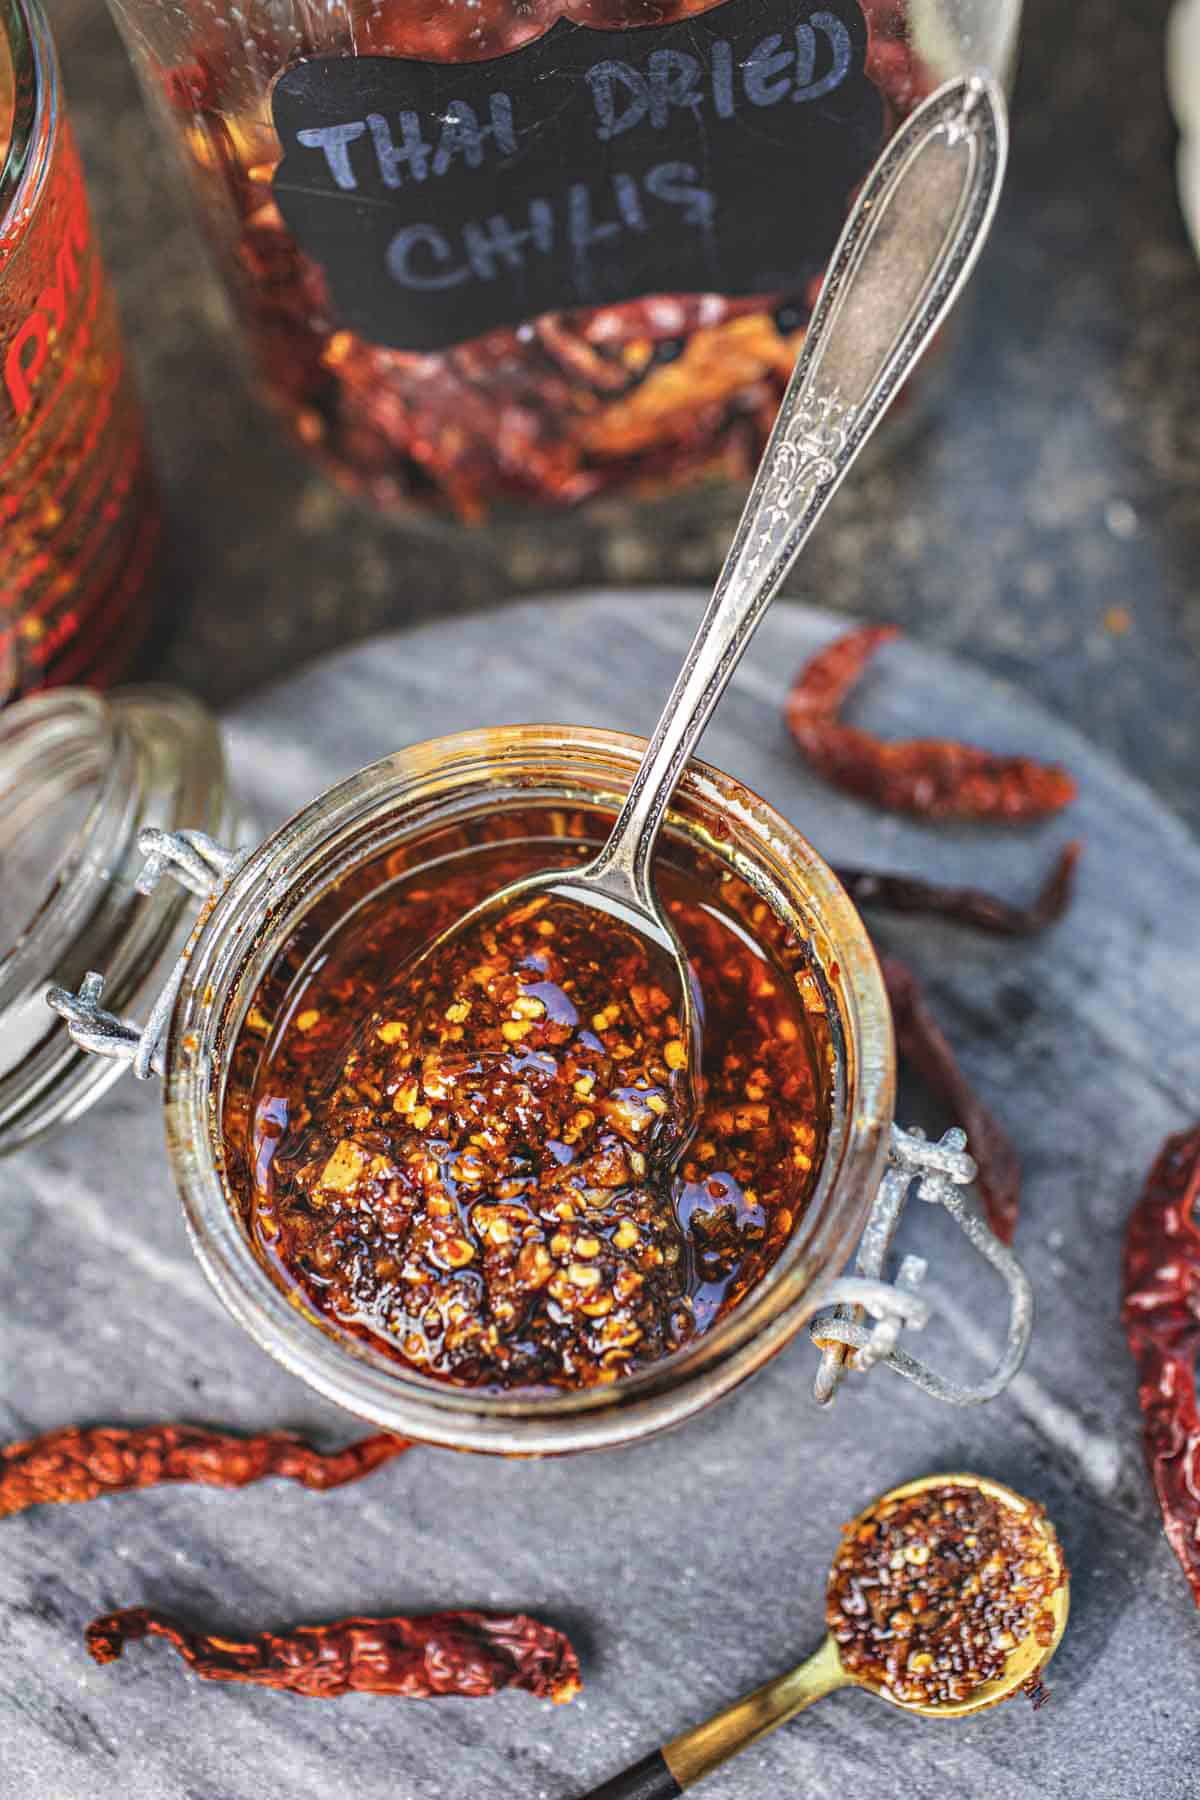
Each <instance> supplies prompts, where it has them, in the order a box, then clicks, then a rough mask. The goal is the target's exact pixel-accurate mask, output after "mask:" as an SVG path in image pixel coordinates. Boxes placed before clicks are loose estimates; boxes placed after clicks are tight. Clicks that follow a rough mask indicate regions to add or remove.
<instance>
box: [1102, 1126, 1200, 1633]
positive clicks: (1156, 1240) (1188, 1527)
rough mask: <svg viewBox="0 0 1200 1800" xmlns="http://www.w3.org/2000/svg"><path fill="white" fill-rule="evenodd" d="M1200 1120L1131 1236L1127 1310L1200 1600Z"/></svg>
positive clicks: (1153, 1175) (1155, 1447)
mask: <svg viewBox="0 0 1200 1800" xmlns="http://www.w3.org/2000/svg"><path fill="white" fill-rule="evenodd" d="M1198 1203H1200V1125H1194V1126H1193V1127H1192V1129H1191V1130H1190V1131H1181V1132H1180V1133H1179V1134H1178V1135H1177V1136H1175V1137H1169V1138H1168V1139H1167V1141H1166V1143H1165V1144H1164V1145H1163V1147H1162V1149H1161V1151H1160V1152H1159V1155H1158V1160H1157V1162H1156V1163H1155V1164H1154V1167H1153V1168H1152V1169H1151V1171H1150V1174H1149V1176H1148V1177H1147V1179H1146V1186H1145V1189H1144V1191H1143V1193H1142V1196H1141V1198H1140V1200H1139V1201H1138V1203H1137V1205H1136V1206H1135V1207H1134V1209H1133V1213H1132V1215H1131V1217H1130V1220H1129V1229H1128V1232H1127V1234H1126V1238H1125V1266H1124V1280H1123V1293H1124V1304H1123V1306H1122V1309H1121V1317H1122V1319H1123V1320H1124V1324H1125V1334H1126V1336H1127V1337H1128V1339H1129V1348H1130V1349H1131V1350H1132V1352H1133V1355H1134V1358H1135V1360H1136V1362H1137V1370H1138V1402H1139V1404H1140V1406H1141V1409H1142V1414H1143V1417H1144V1420H1145V1424H1144V1427H1143V1443H1144V1445H1145V1450H1146V1461H1147V1462H1148V1463H1149V1465H1150V1474H1151V1476H1152V1478H1153V1481H1154V1491H1155V1493H1156V1494H1157V1495H1158V1504H1159V1506H1160V1507H1161V1508H1162V1515H1163V1528H1164V1530H1165V1531H1166V1534H1167V1538H1168V1540H1169V1542H1170V1545H1171V1548H1172V1550H1174V1552H1175V1554H1176V1556H1177V1557H1178V1558H1179V1561H1180V1563H1181V1564H1182V1566H1183V1572H1184V1574H1185V1575H1186V1576H1187V1578H1188V1581H1189V1582H1190V1583H1191V1588H1192V1593H1193V1595H1194V1596H1195V1599H1196V1604H1197V1605H1198V1606H1200V1406H1197V1403H1196V1354H1197V1351H1198V1350H1200V1221H1198V1220H1197V1217H1196V1209H1197V1205H1198Z"/></svg>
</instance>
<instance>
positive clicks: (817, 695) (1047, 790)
mask: <svg viewBox="0 0 1200 1800" xmlns="http://www.w3.org/2000/svg"><path fill="white" fill-rule="evenodd" d="M897 635H898V633H897V630H896V627H895V626H893V625H865V626H862V627H860V629H859V630H857V631H851V632H848V633H847V634H846V635H845V636H844V637H840V638H836V639H835V640H834V642H833V643H832V644H828V645H826V647H825V649H824V650H820V651H818V652H817V654H816V655H815V656H814V657H812V658H811V660H810V661H809V662H808V663H806V664H805V666H804V668H803V669H802V670H801V672H800V675H799V677H798V679H797V681H796V683H795V685H794V687H793V688H792V691H791V693H790V694H789V695H788V699H787V706H786V709H785V716H786V719H787V724H788V729H789V730H790V731H791V734H792V736H793V738H794V739H795V740H796V743H797V744H798V746H799V747H800V749H801V750H802V751H803V753H804V755H805V756H806V757H807V758H808V760H809V762H810V763H811V764H812V765H813V767H814V768H815V769H817V770H818V771H819V773H820V774H822V775H823V776H824V777H825V778H826V780H827V781H831V782H832V783H833V784H834V785H835V786H836V787H841V788H845V789H846V790H847V792H848V793H851V794H857V795H858V796H859V798H860V799H863V800H869V801H871V802H872V804H874V805H875V806H882V807H885V808H887V809H888V810H889V811H892V812H911V813H919V814H920V815H921V816H922V817H923V818H929V819H987V820H991V821H993V822H1000V823H1012V822H1016V821H1020V820H1025V819H1040V818H1042V817H1044V816H1045V815H1046V814H1047V813H1054V812H1058V811H1059V810H1060V809H1061V808H1062V807H1064V806H1066V805H1067V804H1068V802H1069V801H1071V800H1073V799H1074V798H1075V792H1076V789H1075V782H1074V780H1073V779H1072V778H1071V776H1070V775H1068V774H1067V772H1066V770H1065V769H1059V768H1056V767H1053V766H1051V765H1048V764H1045V763H1039V762H1034V761H1033V760H1032V758H1030V757H1027V756H997V755H995V754H993V753H992V752H991V751H989V750H980V749H978V748H976V747H975V746H974V745H972V744H959V743H955V742H953V741H951V740H949V739H946V738H914V739H912V740H911V741H909V742H907V743H900V744H888V743H885V742H884V741H883V740H882V739H881V738H877V737H874V736H873V735H872V734H871V733H870V732H868V731H860V730H858V729H856V728H855V727H854V726H851V725H845V724H843V723H842V721H841V719H840V717H839V716H838V710H839V708H840V706H841V704H842V702H843V701H844V700H845V698H846V695H847V694H848V693H849V692H850V689H851V688H852V687H853V686H854V684H855V682H856V681H857V680H858V678H859V676H860V675H861V674H862V671H863V670H864V668H865V667H866V665H867V663H868V662H869V661H870V660H871V657H872V656H873V655H874V654H875V651H876V650H877V649H878V648H879V646H880V645H881V644H885V643H887V642H888V641H889V640H890V639H891V638H894V637H896V636H897Z"/></svg>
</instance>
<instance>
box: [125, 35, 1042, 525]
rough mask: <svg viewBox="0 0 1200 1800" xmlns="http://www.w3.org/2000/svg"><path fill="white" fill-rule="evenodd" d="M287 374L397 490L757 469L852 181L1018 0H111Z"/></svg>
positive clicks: (291, 401) (338, 440) (490, 502)
mask: <svg viewBox="0 0 1200 1800" xmlns="http://www.w3.org/2000/svg"><path fill="white" fill-rule="evenodd" d="M112 6H113V10H114V12H115V14H116V16H117V19H118V22H119V24H120V25H121V28H122V30H123V32H124V35H125V37H126V40H127V42H128V44H129V46H130V49H131V52H132V54H133V58H134V61H135V63H136V65H137V67H138V69H139V72H140V74H141V76H142V79H143V81H144V83H145V86H146V89H147V91H148V94H149V95H150V97H151V101H152V104H153V106H154V108H155V109H156V111H157V112H158V114H159V116H160V117H161V118H162V119H163V121H164V122H165V124H166V127H167V129H168V132H169V133H170V135H171V136H172V137H173V138H174V139H175V140H176V141H177V142H178V144H179V145H180V146H181V148H182V150H183V154H184V158H185V161H186V165H187V168H188V171H189V173H190V176H191V178H192V182H193V185H194V188H195V190H196V193H197V196H198V199H199V202H200V206H201V210H202V214H203V218H204V221H205V225H206V227H207V230H208V233H209V236H210V238H211V240H212V242H213V244H214V247H215V249H216V252H217V254H218V257H219V259H220V264H221V267H222V270H223V272H224V274H225V277H226V280H227V283H228V287H229V291H230V294H231V296H232V299H233V303H234V307H235V310H236V314H237V319H238V324H239V329H240V332H241V334H242V336H243V338H244V341H245V346H246V349H247V350H248V352H249V356H250V360H251V363H252V365H253V369H254V372H255V375H256V378H257V381H258V384H259V386H260V387H261V388H262V389H263V390H264V391H265V393H266V394H267V396H268V397H269V398H270V399H271V401H273V402H274V404H275V406H276V407H277V408H278V409H279V411H280V412H281V413H282V415H283V417H284V418H285V420H286V421H287V424H288V426H289V428H290V430H291V432H292V434H293V435H294V437H295V438H296V439H297V440H298V441H299V442H300V443H301V444H302V445H303V446H304V447H305V448H307V449H308V450H309V451H311V452H312V454H313V455H315V456H316V457H317V458H318V459H319V460H320V461H321V462H322V463H323V464H324V466H325V467H326V468H327V469H328V470H329V471H330V472H331V473H332V474H333V475H334V476H335V477H336V478H337V479H338V480H339V481H340V482H341V483H342V484H344V485H345V486H347V487H348V488H350V489H352V490H354V491H355V492H358V493H360V494H363V495H365V496H367V497H369V498H370V499H371V500H373V501H375V502H377V503H378V504H379V505H380V506H382V507H384V508H385V509H389V510H393V511H399V512H401V513H405V512H407V513H412V512H414V511H432V512H443V513H449V514H451V515H457V516H458V517H459V518H461V519H465V520H469V521H477V520H480V519H482V518H484V517H487V516H494V514H495V512H496V510H497V509H498V508H499V509H501V510H504V509H509V508H513V507H517V508H519V507H521V506H529V505H531V504H532V505H536V506H540V507H550V508H556V509H564V508H570V507H573V506H576V505H578V504H579V503H580V502H583V501H587V500H589V499H592V498H594V497H597V496H604V495H610V496H613V495H615V496H622V497H628V496H638V497H642V496H646V495H657V494H659V493H662V492H663V491H665V490H668V489H671V488H678V487H680V486H682V485H685V484H690V483H694V482H696V481H697V480H699V479H701V478H705V477H713V476H717V475H723V476H726V477H732V478H734V479H735V480H737V481H741V480H743V479H744V478H745V477H746V476H747V475H748V474H749V472H750V471H751V470H752V469H753V467H754V465H755V463H756V462H757V459H758V456H759V454H760V451H761V449H762V446H763V443H764V442H765V438H766V434H767V432H768V430H769V428H770V424H771V421H772V419H773V417H774V413H775V410H776V407H777V405H778V402H779V398H780V395H781V393H782V389H783V385H784V383H785V382H786V379H787V376H788V374H789V373H790V370H791V368H792V365H793V363H794V361H795V358H796V354H797V349H798V346H799V344H800V341H801V339H802V336H803V331H804V326H805V321H806V318H807V316H808V311H809V308H810V305H811V302H812V299H813V297H814V293H815V289H816V286H817V285H818V283H819V278H820V274H821V271H822V268H823V266H824V264H825V261H826V259H827V257H828V255H829V252H830V251H831V249H832V247H833V244H834V242H835V241H836V237H837V233H838V231H839V229H840V226H841V223H842V221H843V219H844V216H845V212H846V209H847V206H848V204H849V202H850V199H851V197H852V195H853V193H854V191H855V189H856V187H857V186H858V184H859V183H860V182H861V180H862V179H863V177H864V175H865V173H866V171H867V169H868V168H869V167H870V164H871V162H872V159H873V158H874V157H875V155H876V154H877V152H878V151H879V149H880V148H881V147H882V145H883V144H884V143H885V142H886V141H887V139H888V137H889V136H890V135H891V133H892V132H893V131H894V130H895V129H896V127H897V126H898V124H899V123H900V122H901V121H902V120H903V119H904V118H905V116H906V115H907V114H908V113H909V112H910V111H911V110H912V109H913V107H914V106H915V105H916V104H917V103H918V102H919V101H920V100H921V99H922V98H924V97H925V95H927V94H928V93H929V92H930V91H931V89H932V88H934V87H935V86H937V85H938V83H939V82H941V81H942V80H944V79H946V78H947V77H949V76H951V75H954V74H958V73H961V72H962V71H963V70H964V69H966V68H969V67H971V66H983V67H986V68H988V69H990V70H992V71H993V72H996V73H999V74H1000V75H1001V76H1002V77H1004V78H1007V76H1008V74H1009V73H1010V70H1011V63H1012V58H1013V53H1014V46H1015V39H1016V29H1017V22H1018V15H1019V10H1020V0H715V3H714V0H329V4H325V5H322V4H317V5H313V4H309V3H308V0H265V3H263V4H258V5H252V6H249V7H243V6H235V5H232V4H230V3H229V0H183V3H182V4H177V3H176V0H112Z"/></svg>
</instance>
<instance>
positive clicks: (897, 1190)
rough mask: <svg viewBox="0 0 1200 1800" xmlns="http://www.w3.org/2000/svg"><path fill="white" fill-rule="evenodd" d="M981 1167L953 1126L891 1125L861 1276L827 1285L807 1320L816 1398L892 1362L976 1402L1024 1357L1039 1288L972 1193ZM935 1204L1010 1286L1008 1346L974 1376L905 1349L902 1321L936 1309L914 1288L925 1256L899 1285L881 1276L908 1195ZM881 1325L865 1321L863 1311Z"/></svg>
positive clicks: (927, 1383) (925, 1383)
mask: <svg viewBox="0 0 1200 1800" xmlns="http://www.w3.org/2000/svg"><path fill="white" fill-rule="evenodd" d="M975 1175H976V1167H975V1163H974V1160H973V1159H972V1158H971V1157H970V1156H969V1155H968V1154H967V1134H966V1132H965V1131H962V1130H960V1129H959V1127H958V1126H954V1127H952V1128H951V1130H949V1131H947V1132H946V1133H945V1134H944V1135H943V1136H942V1138H941V1139H940V1140H939V1141H938V1142H937V1143H936V1144H934V1143H930V1141H929V1140H928V1139H927V1138H926V1137H925V1135H924V1133H923V1132H921V1131H916V1130H914V1131H903V1130H901V1128H900V1127H899V1126H898V1125H893V1126H892V1137H891V1146H890V1148H889V1151H888V1160H887V1167H886V1169H885V1170H884V1175H883V1179H882V1181H881V1182H880V1184H879V1192H878V1193H877V1194H876V1196H875V1201H874V1204H873V1205H872V1207H871V1212H870V1216H869V1217H868V1219H867V1223H866V1225H865V1227H864V1228H863V1234H862V1238H861V1239H860V1241H859V1246H858V1256H857V1258H856V1259H855V1269H856V1273H855V1274H854V1275H850V1276H843V1277H841V1278H840V1279H838V1280H836V1281H832V1282H830V1284H829V1286H828V1288H827V1289H826V1293H825V1304H826V1306H829V1304H830V1303H832V1310H823V1311H821V1312H819V1313H818V1314H817V1316H816V1317H815V1318H814V1319H811V1320H810V1321H809V1326H808V1330H809V1335H810V1337H811V1338H812V1340H813V1342H814V1343H815V1344H816V1345H817V1346H818V1348H819V1349H820V1351H821V1366H820V1368H819V1369H818V1370H817V1375H816V1380H815V1382H814V1384H813V1397H814V1399H815V1400H816V1401H817V1404H818V1405H820V1406H828V1405H829V1403H830V1402H831V1401H832V1399H833V1397H834V1395H835V1394H836V1392H837V1390H838V1387H839V1386H840V1384H841V1382H842V1380H843V1378H844V1376H845V1373H846V1370H847V1369H848V1368H854V1369H858V1370H862V1371H865V1370H867V1369H870V1368H872V1367H873V1366H874V1364H875V1363H878V1362H882V1363H886V1364H887V1366H888V1367H889V1368H890V1369H894V1370H895V1371H896V1373H897V1374H898V1375H903V1376H904V1378H905V1380H906V1381H912V1382H915V1384H916V1385H917V1387H919V1388H921V1389H922V1390H923V1391H924V1392H925V1393H927V1394H929V1395H930V1396H931V1398H933V1399H935V1400H941V1401H942V1402H944V1403H945V1404H946V1405H947V1406H979V1405H980V1404H981V1403H982V1402H983V1401H985V1400H992V1399H994V1398H995V1396H996V1395H997V1394H999V1393H1002V1392H1003V1390H1004V1389H1005V1388H1006V1387H1007V1386H1008V1384H1009V1382H1010V1381H1011V1380H1012V1378H1013V1376H1014V1375H1015V1374H1016V1372H1017V1370H1018V1369H1019V1368H1020V1366H1021V1364H1022V1362H1023V1361H1024V1359H1025V1352H1026V1350H1027V1349H1028V1347H1029V1338H1030V1334H1031V1332H1032V1330H1033V1289H1032V1287H1031V1286H1030V1283H1029V1277H1028V1276H1027V1275H1026V1273H1025V1271H1024V1269H1023V1268H1022V1267H1021V1265H1020V1263H1019V1262H1018V1261H1017V1259H1016V1257H1015V1256H1014V1255H1013V1253H1012V1251H1011V1250H1009V1249H1008V1247H1007V1245H1005V1244H1002V1243H1001V1242H1000V1239H999V1238H998V1237H997V1236H996V1234H995V1233H994V1232H993V1231H992V1230H991V1229H990V1228H989V1227H988V1226H987V1225H986V1224H985V1222H984V1220H983V1219H982V1218H981V1217H980V1215H979V1213H978V1212H977V1211H976V1210H975V1208H974V1206H973V1204H972V1203H971V1202H970V1201H969V1200H968V1198H967V1193H966V1190H967V1188H968V1187H969V1186H970V1184H971V1183H972V1182H973V1181H974V1179H975ZM914 1183H915V1185H916V1192H917V1196H918V1198H919V1199H921V1200H927V1201H929V1202H930V1203H931V1204H933V1205H940V1206H944V1207H945V1209H946V1211H947V1212H948V1213H949V1214H950V1216H951V1218H952V1219H953V1220H954V1222H955V1224H956V1225H957V1226H958V1228H959V1230H960V1231H962V1232H963V1234H964V1236H965V1237H966V1238H967V1239H968V1240H969V1241H970V1243H971V1244H973V1245H974V1247H975V1249H976V1250H977V1251H978V1252H979V1254H980V1255H981V1256H982V1257H983V1258H984V1260H985V1262H988V1263H990V1264H991V1266H992V1268H994V1269H995V1270H996V1272H997V1274H999V1275H1000V1276H1001V1277H1002V1278H1003V1280H1004V1282H1005V1285H1006V1286H1007V1288H1008V1297H1009V1314H1008V1337H1007V1340H1006V1343H1005V1346H1004V1352H1003V1354H1002V1356H1001V1358H1000V1360H999V1362H998V1363H997V1365H996V1367H995V1368H994V1369H993V1370H992V1373H991V1374H990V1375H988V1376H986V1377H985V1378H984V1379H983V1380H982V1381H978V1382H959V1381H954V1380H952V1379H951V1378H950V1377H948V1376H945V1375H941V1374H939V1373H938V1372H937V1370H935V1369H931V1368H930V1367H929V1366H928V1364H927V1363H924V1362H921V1361H920V1360H919V1359H918V1358H916V1357H914V1356H911V1355H910V1354H909V1353H908V1351H907V1350H903V1349H901V1348H900V1346H899V1337H900V1332H901V1330H902V1329H903V1327H904V1326H905V1325H910V1326H912V1327H913V1329H914V1330H918V1331H919V1330H921V1328H922V1327H923V1326H924V1325H925V1324H926V1323H927V1322H928V1319H929V1313H930V1307H929V1305H928V1303H927V1302H926V1301H925V1300H924V1299H923V1298H922V1297H921V1295H920V1294H919V1293H918V1289H919V1287H920V1285H921V1282H922V1281H923V1280H924V1277H925V1273H926V1269H927V1264H926V1262H925V1260H924V1258H923V1257H919V1256H906V1257H905V1258H904V1259H903V1261H902V1262H901V1264H900V1269H899V1272H898V1273H897V1275H896V1278H895V1281H894V1282H889V1281H887V1280H885V1279H884V1274H885V1269H886V1265H887V1259H888V1256H889V1255H890V1253H891V1248H892V1241H893V1239H894V1238H895V1235H896V1230H897V1227H898V1226H899V1223H900V1215H901V1213H902V1212H903V1211H904V1205H905V1202H906V1200H907V1199H908V1195H909V1191H910V1189H911V1188H912V1187H913V1185H914ZM864 1311H866V1312H867V1313H870V1315H871V1316H872V1318H873V1319H874V1320H875V1321H876V1322H875V1324H874V1325H868V1324H866V1323H865V1321H864V1319H863V1313H864Z"/></svg>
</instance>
